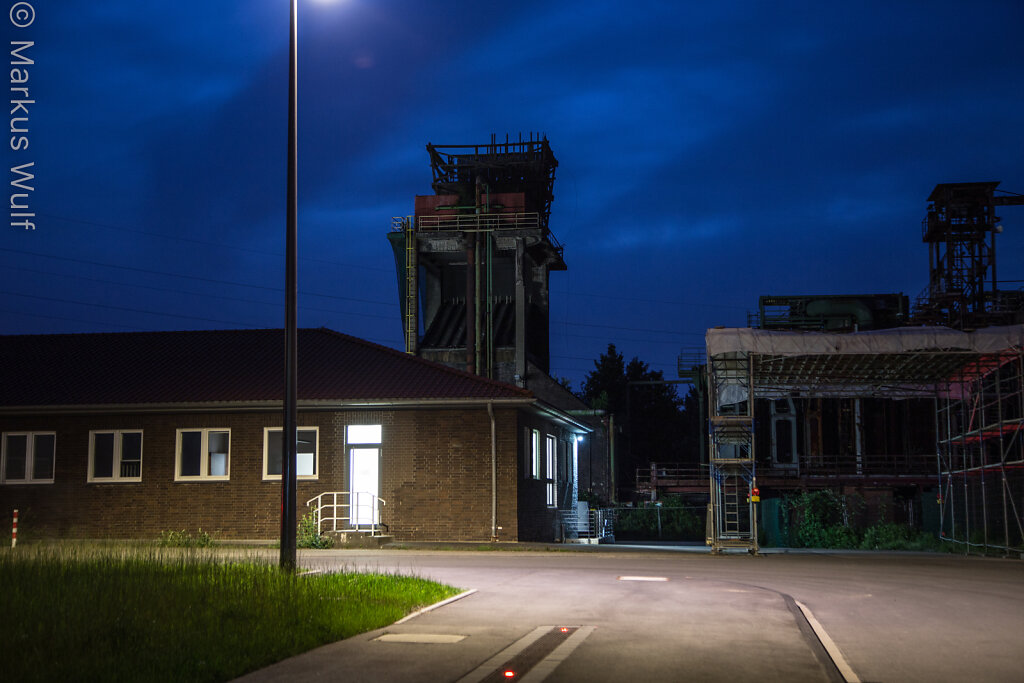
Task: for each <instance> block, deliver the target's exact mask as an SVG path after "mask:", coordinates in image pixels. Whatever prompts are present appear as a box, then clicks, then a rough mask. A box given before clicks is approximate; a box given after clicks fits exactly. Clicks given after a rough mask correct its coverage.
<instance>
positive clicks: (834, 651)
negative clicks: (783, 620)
mask: <svg viewBox="0 0 1024 683" xmlns="http://www.w3.org/2000/svg"><path fill="white" fill-rule="evenodd" d="M794 602H796V606H797V607H799V608H800V611H801V612H803V613H804V618H805V619H807V623H808V624H810V625H811V628H812V629H814V634H815V635H816V636H818V640H820V641H821V644H822V645H824V646H825V651H826V652H828V656H829V657H831V658H832V661H833V662H835V664H836V668H837V669H839V673H840V674H842V676H843V679H844V680H845V681H846V683H861V681H860V678H859V677H858V676H857V674H856V673H854V671H853V669H852V668H851V667H850V665H849V664H848V663H847V662H846V659H845V658H844V657H843V653H842V652H841V651H840V650H839V646H838V645H836V644H835V641H833V640H832V638H831V637H829V635H828V633H827V632H826V631H825V627H824V626H822V625H821V622H819V621H818V620H817V619H816V618H815V617H814V615H813V614H811V610H809V609H807V605H805V604H804V603H802V602H800V601H799V600H795V601H794Z"/></svg>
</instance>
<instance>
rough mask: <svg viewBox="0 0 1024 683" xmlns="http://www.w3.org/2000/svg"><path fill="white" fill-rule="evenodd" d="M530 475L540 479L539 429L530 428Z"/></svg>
mask: <svg viewBox="0 0 1024 683" xmlns="http://www.w3.org/2000/svg"><path fill="white" fill-rule="evenodd" d="M530 477H531V478H533V479H540V431H539V430H536V429H531V430H530Z"/></svg>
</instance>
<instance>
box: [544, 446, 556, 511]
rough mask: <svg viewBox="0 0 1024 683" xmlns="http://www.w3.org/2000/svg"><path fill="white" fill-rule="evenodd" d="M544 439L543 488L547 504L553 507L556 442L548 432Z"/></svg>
mask: <svg viewBox="0 0 1024 683" xmlns="http://www.w3.org/2000/svg"><path fill="white" fill-rule="evenodd" d="M544 441H545V449H544V450H545V452H544V456H545V457H544V477H545V480H546V484H545V487H544V488H545V489H546V490H547V503H548V506H549V507H553V506H554V505H555V453H556V452H557V448H558V442H557V441H555V437H553V436H551V435H550V434H548V435H547V437H546V438H545V439H544Z"/></svg>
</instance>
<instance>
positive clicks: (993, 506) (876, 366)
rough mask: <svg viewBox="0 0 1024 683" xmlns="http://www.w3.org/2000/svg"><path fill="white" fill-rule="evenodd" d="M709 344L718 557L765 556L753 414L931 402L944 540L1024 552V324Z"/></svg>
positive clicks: (722, 336)
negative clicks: (830, 402) (726, 553)
mask: <svg viewBox="0 0 1024 683" xmlns="http://www.w3.org/2000/svg"><path fill="white" fill-rule="evenodd" d="M706 341H707V349H708V365H707V368H708V386H709V388H710V390H709V392H708V393H709V405H708V414H709V416H710V418H709V421H708V425H709V426H708V431H709V436H710V441H711V462H710V467H711V481H710V486H711V503H710V509H709V521H708V544H709V545H711V548H712V551H713V552H720V551H722V550H724V549H726V548H735V547H739V548H744V549H746V550H748V551H749V552H752V553H756V552H757V551H758V542H757V509H756V505H755V500H754V499H755V495H754V494H755V491H754V489H756V488H757V480H756V470H755V461H756V457H755V456H756V443H755V438H754V435H755V433H756V430H755V429H754V424H753V415H754V412H753V405H754V402H755V401H756V400H758V399H780V398H792V397H803V398H857V397H879V398H894V399H897V398H922V397H924V398H931V399H933V400H934V403H935V406H936V411H935V423H936V446H935V449H936V450H935V459H936V467H935V481H936V484H937V485H939V486H941V490H942V494H941V498H940V500H939V502H940V505H941V509H940V512H941V515H942V519H943V525H944V526H943V529H944V530H948V531H947V532H946V534H945V536H944V537H945V538H946V539H947V540H950V541H954V542H962V543H964V544H965V547H967V548H968V549H970V548H971V547H984V548H988V549H996V550H998V549H1002V550H1004V551H1008V550H1009V549H1010V548H1013V547H1015V546H1020V544H1021V535H1022V534H1021V529H1022V526H1024V523H1022V517H1021V513H1022V512H1024V510H1022V501H1021V494H1022V490H1021V489H1022V484H1024V454H1022V445H1021V438H1022V435H1021V431H1022V429H1024V428H1022V424H1024V421H1022V418H1024V398H1022V396H1024V390H1022V384H1024V382H1022V379H1024V378H1022V369H1021V363H1022V350H1024V325H1012V326H1005V327H990V328H985V329H982V330H978V331H976V332H971V333H968V332H960V331H957V330H952V329H948V328H940V327H919V328H895V329H889V330H879V331H871V332H855V333H845V334H844V333H816V332H779V331H769V330H757V329H748V328H733V329H726V328H717V329H712V330H708V332H707V337H706ZM848 457H849V458H850V459H851V460H853V459H854V458H855V457H856V456H855V455H850V456H848ZM954 529H955V531H954ZM968 544H973V545H968Z"/></svg>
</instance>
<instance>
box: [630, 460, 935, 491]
mask: <svg viewBox="0 0 1024 683" xmlns="http://www.w3.org/2000/svg"><path fill="white" fill-rule="evenodd" d="M652 465H653V466H652V467H642V468H637V470H636V488H637V490H638V491H655V490H657V489H658V488H659V487H660V488H670V487H678V486H697V485H706V484H707V481H708V469H707V466H706V465H705V466H701V467H693V466H691V467H678V466H664V467H662V466H660V465H658V464H657V463H652ZM757 467H758V476H760V477H767V478H780V479H799V478H802V477H844V478H849V477H930V476H934V475H935V474H936V462H935V455H934V454H918V455H908V454H905V453H900V454H897V455H874V454H864V455H861V456H857V455H853V454H845V455H836V454H828V455H805V456H801V458H800V464H799V465H798V466H794V465H777V464H773V463H763V464H762V463H760V462H758V466H757Z"/></svg>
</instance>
